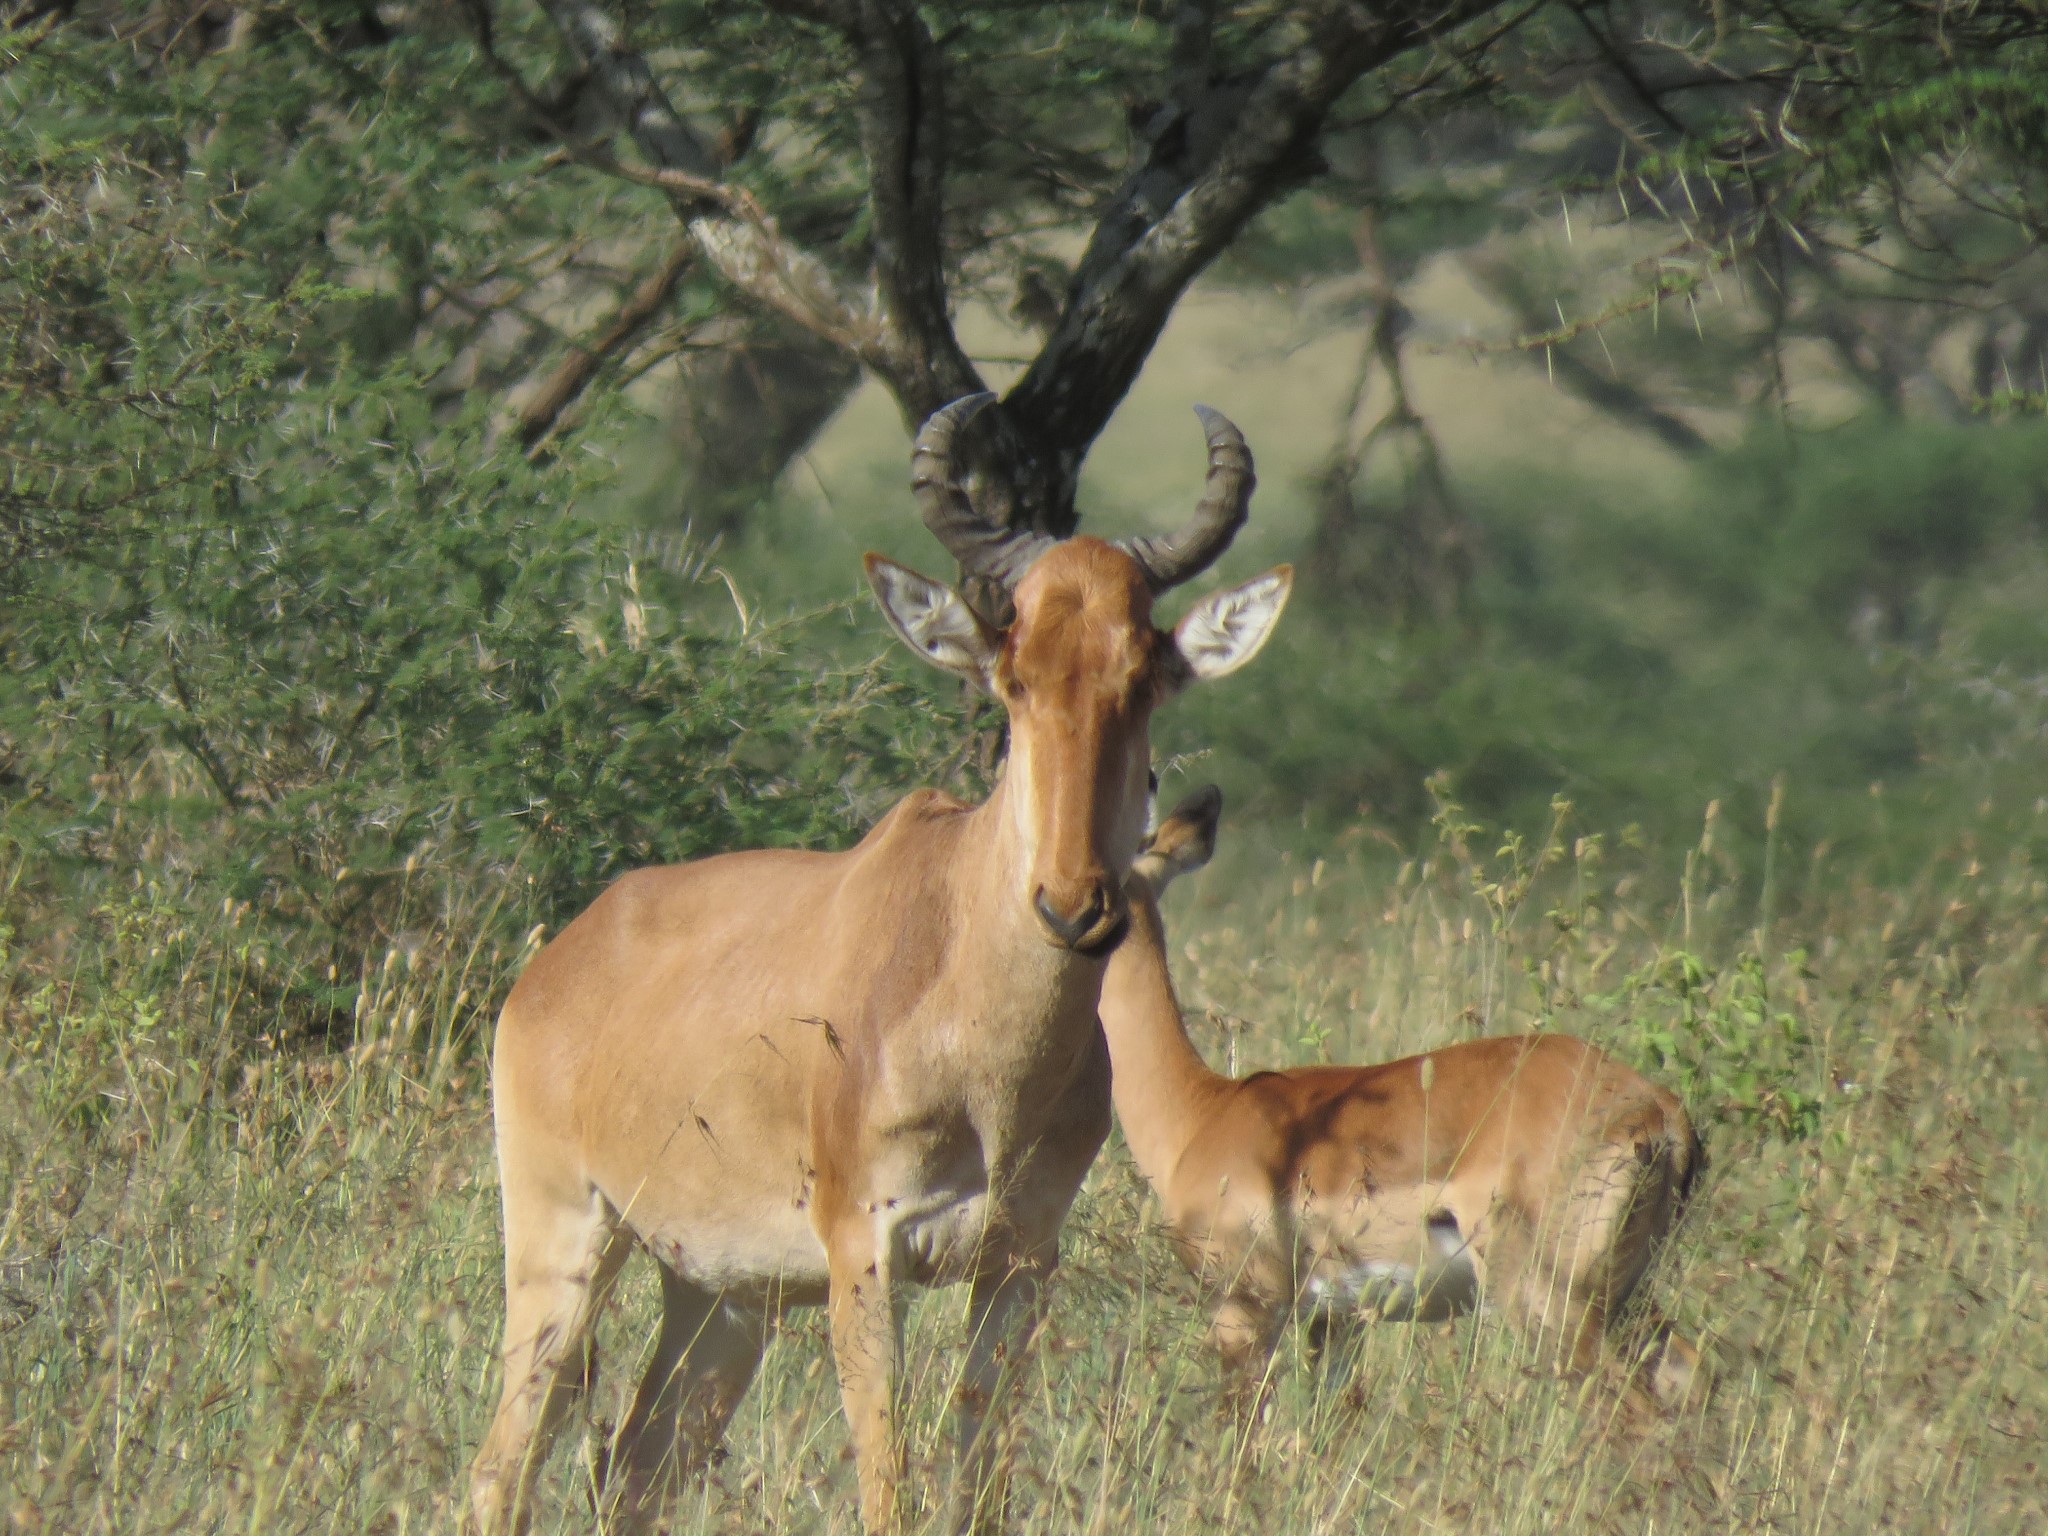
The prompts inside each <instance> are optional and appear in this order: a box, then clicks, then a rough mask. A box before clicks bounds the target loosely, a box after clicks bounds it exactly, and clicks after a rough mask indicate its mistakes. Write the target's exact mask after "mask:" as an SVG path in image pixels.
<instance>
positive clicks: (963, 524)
mask: <svg viewBox="0 0 2048 1536" xmlns="http://www.w3.org/2000/svg"><path fill="white" fill-rule="evenodd" d="M994 399H995V396H994V395H992V394H990V393H988V391H986V390H983V391H982V392H981V393H980V394H977V395H964V396H962V397H961V398H960V399H958V400H955V401H954V402H953V403H952V404H951V405H947V406H942V407H940V408H939V409H938V410H936V411H934V412H932V414H931V416H930V418H929V419H928V420H927V421H926V422H925V424H924V426H923V428H922V429H920V430H919V432H918V434H917V446H916V447H914V448H913V449H911V451H910V490H911V494H912V495H914V496H915V497H916V498H917V505H918V510H919V512H920V513H921V514H922V515H923V517H924V523H925V526H926V527H927V528H929V529H931V531H932V532H933V533H934V534H935V535H937V537H938V540H939V542H940V543H941V544H943V545H945V546H946V551H947V553H949V554H950V555H952V557H953V558H954V559H955V560H957V561H959V562H960V569H961V570H963V571H965V572H966V573H967V574H968V575H970V576H982V577H986V578H988V579H989V580H991V581H998V582H1001V583H1002V585H1003V587H1004V589H1005V590H1008V589H1011V588H1014V587H1015V586H1016V585H1017V582H1018V580H1019V578H1021V577H1022V576H1023V574H1024V573H1025V572H1026V571H1027V570H1029V569H1030V568H1031V562H1032V561H1034V560H1036V559H1037V558H1038V557H1039V556H1040V555H1042V554H1043V553H1045V551H1046V550H1047V549H1048V548H1050V547H1051V546H1052V544H1053V542H1054V541H1053V540H1052V539H1049V538H1047V537H1046V536H1045V535H1044V534H1039V533H1031V532H1029V531H1027V530H1024V529H1018V528H1004V527H1001V526H1000V525H998V524H997V523H995V522H993V521H991V520H990V519H989V518H987V517H985V516H984V515H983V514H982V513H981V512H980V511H979V510H978V509H977V508H976V507H975V505H974V502H973V501H972V500H971V499H970V498H969V496H968V494H967V491H966V489H965V488H964V487H962V486H961V485H960V483H959V482H958V481H957V480H956V479H955V478H954V476H953V434H954V433H955V432H958V431H959V430H960V428H961V426H962V425H963V424H964V423H965V422H966V421H967V420H968V419H969V418H970V417H972V416H973V415H975V414H976V413H977V412H978V411H980V410H981V408H982V407H983V406H985V405H987V404H988V403H989V402H990V401H992V400H994Z"/></svg>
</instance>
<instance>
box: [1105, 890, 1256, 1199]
mask: <svg viewBox="0 0 2048 1536" xmlns="http://www.w3.org/2000/svg"><path fill="white" fill-rule="evenodd" d="M1128 894H1129V896H1130V902H1131V929H1130V932H1129V933H1128V934H1127V935H1126V936H1125V938H1124V941H1123V943H1122V944H1120V945H1118V946H1117V950H1116V953H1115V954H1114V955H1113V956H1111V958H1110V962H1109V970H1108V973H1107V974H1106V975H1104V977H1103V979H1102V999H1101V1002H1100V1005H1099V1011H1100V1014H1101V1018H1102V1028H1103V1032H1104V1033H1105V1034H1107V1035H1108V1036H1109V1056H1110V1061H1111V1063H1112V1069H1113V1075H1112V1078H1111V1083H1112V1090H1113V1092H1114V1094H1115V1098H1116V1116H1117V1120H1118V1121H1119V1123H1121V1124H1122V1126H1123V1129H1124V1140H1125V1141H1127V1142H1128V1143H1130V1148H1131V1156H1132V1157H1134V1158H1136V1159H1137V1162H1138V1168H1139V1170H1140V1171H1141V1172H1142V1173H1143V1174H1144V1175H1145V1177H1146V1178H1147V1179H1149V1180H1151V1181H1152V1185H1153V1187H1154V1188H1155V1189H1157V1190H1159V1191H1160V1192H1161V1193H1162V1194H1164V1193H1165V1191H1166V1188H1167V1181H1168V1180H1169V1179H1170V1178H1171V1177H1172V1175H1173V1170H1174V1168H1175V1166H1176V1165H1177V1164H1178V1163H1179V1162H1180V1159H1181V1154H1182V1153H1183V1152H1185V1151H1186V1150H1187V1146H1188V1142H1189V1140H1190V1138H1192V1137H1193V1135H1194V1134H1195V1132H1196V1130H1197V1129H1199V1128H1200V1126H1201V1124H1202V1122H1203V1120H1205V1119H1206V1118H1207V1115H1208V1110H1209V1108H1210V1106H1211V1105H1213V1104H1214V1103H1215V1101H1216V1100H1217V1099H1218V1098H1219V1097H1221V1096H1222V1095H1223V1094H1224V1093H1226V1092H1227V1091H1228V1090H1229V1086H1230V1079H1229V1078H1227V1077H1224V1076H1223V1075H1222V1074H1221V1073H1218V1072H1213V1071H1211V1070H1210V1069H1209V1064H1208V1063H1207V1062H1205V1061H1203V1060H1202V1056H1201V1053H1200V1052H1199V1051H1197V1050H1196V1049H1195V1047H1194V1045H1193V1043H1192V1042H1190V1041H1189V1039H1188V1035H1187V1028H1186V1026H1185V1025H1184V1024H1183V1023H1182V1022H1181V1014H1180V1003H1179V1001H1178V999H1176V998H1175V997H1174V995H1173V978H1172V976H1170V975H1169V974H1168V973H1167V968H1166V930H1165V927H1164V925H1163V924H1162V923H1161V922H1160V919H1159V903H1158V902H1157V901H1156V900H1154V898H1153V896H1152V892H1151V890H1150V888H1149V887H1147V886H1146V885H1145V883H1144V882H1143V881H1142V880H1134V881H1132V882H1131V884H1130V887H1129V889H1128Z"/></svg>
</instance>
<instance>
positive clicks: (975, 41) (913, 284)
mask: <svg viewBox="0 0 2048 1536" xmlns="http://www.w3.org/2000/svg"><path fill="white" fill-rule="evenodd" d="M540 5H541V10H542V12H544V14H545V16H546V18H547V21H548V23H549V24H550V25H549V27H548V28H547V29H546V30H545V31H543V30H542V29H541V28H538V27H536V26H534V25H531V24H530V23H531V20H532V18H531V17H526V18H524V19H523V20H522V19H521V18H518V17H514V18H510V19H509V20H508V18H506V17H504V16H501V15H500V14H498V13H497V12H496V11H494V10H493V8H492V6H491V4H490V0H469V6H470V15H471V17H472V20H473V24H474V26H475V28H476V34H477V37H478V40H479V43H480V45H481V47H482V48H483V50H484V52H485V54H486V57H487V58H488V59H489V60H490V62H491V63H492V65H493V67H494V68H496V69H497V71H498V72H499V75H500V78H501V79H502V80H504V81H505V83H506V84H507V86H508V89H509V91H510V94H511V97H512V99H513V100H514V101H516V102H517V103H518V104H520V106H521V107H522V108H523V110H525V111H526V112H527V113H528V114H529V115H530V117H531V118H532V119H533V120H534V121H537V122H540V123H543V124H545V125H546V127H547V128H548V131H550V132H551V133H553V134H554V135H555V136H556V137H557V138H558V140H559V142H560V143H561V144H562V145H563V146H564V148H565V150H566V151H567V153H568V156H569V158H570V159H572V160H574V161H575V162H576V163H578V164H579V165H582V166H586V167H591V166H594V167H599V168H601V169H603V170H605V171H607V172H608V173H611V174H615V175H618V176H620V177H623V178H625V179H628V180H632V181H639V182H644V183H646V184H647V185H649V186H652V187H654V188H657V189H659V190H661V191H663V192H665V193H666V194H667V195H668V197H669V199H670V202H671V204H672V206H673V208H674V211H675V213H676V216H677V217H678V218H679V219H680V220H681V221H682V223H683V224H684V225H685V226H686V228H687V229H688V230H689V232H690V237H691V239H692V240H693V242H694V244H695V247H696V249H697V251H698V252H699V254H700V255H701V257H702V258H703V259H704V260H705V261H706V262H708V263H709V264H710V265H711V266H713V267H715V268H716V269H717V271H718V272H719V273H720V274H721V275H722V276H723V278H724V279H725V280H726V281H727V282H728V283H729V284H731V285H732V287H733V288H734V289H736V290H737V291H738V292H739V293H741V294H743V295H745V296H746V298H747V299H749V300H750V301H752V302H753V303H755V304H758V305H760V306H763V307H765V308H767V309H770V310H773V311H775V312H777V313H779V314H780V315H782V316H785V317H787V318H788V319H789V320H791V321H793V322H795V323H796V324H797V325H799V326H800V327H802V328H803V329H804V330H806V331H807V332H809V333H810V334H812V335H815V336H817V337H819V338H821V339H823V340H825V341H826V342H828V343H830V344H831V345H832V346H834V347H836V348H839V349H840V350H842V351H843V352H845V353H846V354H849V355H850V356H852V357H854V358H857V359H858V360H859V362H860V364H861V365H862V366H863V367H864V368H866V369H867V370H869V371H870V372H871V373H873V374H874V375H875V376H876V377H877V378H879V379H880V380H881V381H882V382H883V383H884V384H885V385H886V386H887V387H888V388H889V390H890V391H891V393H892V394H893V395H894V396H895V398H896V400H897V402H898V404H899V405H900V407H901V408H902V411H903V414H904V417H905V419H906V421H907V422H911V423H915V422H916V421H918V420H921V419H922V418H924V417H925V416H927V415H928V414H929V413H931V412H932V411H934V410H936V409H937V408H938V407H940V406H941V405H944V404H946V403H947V402H948V401H951V400H954V399H957V398H959V397H961V396H963V395H967V394H972V393H975V392H977V391H979V390H981V389H983V388H984V387H985V381H984V379H983V377H982V374H981V372H980V370H979V369H978V368H977V366H976V365H975V363H974V361H973V360H972V359H971V358H970V357H969V356H968V354H967V351H966V349H965V348H964V347H963V346H962V345H961V342H960V339H959V336H958V334H957V332H956V330H955V328H954V321H953V311H954V308H955V305H956V303H957V302H958V300H959V299H960V298H961V297H962V296H963V294H964V293H965V292H969V291H972V290H974V289H975V288H976V287H977V286H981V287H988V286H992V285H993V283H994V281H995V280H996V279H997V277H998V276H999V275H1007V274H1006V272H1005V269H1006V268H1007V269H1008V272H1009V273H1017V272H1022V271H1027V270H1028V271H1029V272H1030V273H1031V274H1033V278H1032V281H1034V282H1035V283H1036V285H1037V286H1036V290H1035V292H1036V294H1037V296H1038V298H1039V300H1040V307H1041V309H1042V322H1043V329H1044V336H1043V342H1042V344H1041V345H1040V347H1039V348H1038V350H1037V352H1036V354H1035V355H1034V356H1032V357H1031V358H1030V359H1029V362H1028V365H1027V366H1026V368H1025V370H1024V373H1023V376H1022V377H1021V379H1019V380H1018V382H1017V384H1016V385H1015V387H1014V388H1012V389H1011V390H1010V391H1009V392H1008V394H1007V395H1006V396H1005V398H1004V399H1003V400H1002V402H1001V404H1000V407H999V408H998V409H996V410H992V411H989V412H987V413H985V414H984V416H983V417H982V418H981V424H980V425H978V426H977V429H976V430H975V432H974V433H973V435H972V437H971V439H970V441H969V442H967V443H966V444H964V445H963V450H964V457H965V459H966V462H967V465H968V468H969V474H970V484H971V485H972V487H973V491H974V494H975V496H976V499H977V501H978V503H979V504H980V505H982V506H983V507H985V508H986V509H987V510H988V511H989V512H990V514H991V515H993V516H994V517H996V518H997V519H998V520H999V521H1000V522H1002V523H1003V524H1004V525H1005V526H1008V527H1012V528H1028V529H1031V530H1033V531H1037V532H1044V533H1051V534H1066V533H1070V532H1072V531H1073V529H1074V527H1075V523H1076V513H1075V507H1074V492H1075V486H1076V483H1077V480H1078V477H1079V473H1080V468H1081V463H1082V460H1083V458H1084V456H1085V455H1086V453H1087V451H1088V448H1089V446H1090V445H1091V444H1092V443H1093V442H1094V440H1095V438H1096V436H1097V435H1098V434H1099V433H1100V432H1101V431H1102V429H1103V427H1104V425H1105V424H1106V423H1107V421H1108V420H1109V417H1110V415H1111V413H1112V412H1113V411H1114V410H1115V408H1116V406H1117V404H1118V403H1119V402H1120V401H1121V400H1122V398H1123V396H1124V393H1125V391H1126V390H1127V389H1128V388H1129V386H1130V384H1131V382H1132V380H1133V379H1134V378H1135V377H1136V376H1137V373H1138V371H1139V369H1140V368H1141V367H1142V365H1143V364H1144V361H1145V358H1146V356H1147V355H1148V353H1149V352H1150V350H1151V348H1152V345H1153V343H1154V342H1155V341H1156V340H1157V338H1158V336H1159V333H1160V331H1161V329H1162V328H1163V327H1164V325H1165V323H1166V321H1167V318H1168V316H1169V315H1170V314H1171V312H1172V310H1173V307H1174V305H1175V303H1176V302H1177V301H1178V300H1179V298H1180V296H1181V295H1182V293H1184V292H1185V291H1186V289H1187V287H1188V285H1189V283H1190V282H1192V281H1193V280H1194V278H1195V277H1196V276H1197V275H1198V274H1199V273H1200V272H1201V271H1202V270H1203V269H1204V268H1205V267H1206V266H1207V265H1208V264H1209V263H1210V262H1211V261H1213V260H1214V259H1215V258H1216V256H1217V255H1218V254H1219V253H1220V252H1222V251H1223V250H1224V249H1225V248H1226V247H1227V246H1229V245H1230V243H1231V242H1232V241H1233V240H1234V239H1235V238H1236V237H1237V236H1238V234H1239V233H1240V232H1241V231H1242V230H1243V229H1244V228H1245V226H1246V224H1247V223H1248V222H1249V221H1250V220H1252V219H1253V218H1254V217H1255V216H1256V215H1257V214H1258V213H1259V212H1260V211H1261V210H1263V209H1265V208H1267V207H1269V206H1270V205H1271V204H1272V203H1274V202H1275V201H1276V200H1277V199H1279V198H1281V197H1283V196H1285V195H1286V194H1287V193H1288V192H1290V191H1291V190H1293V189H1294V188H1296V187H1299V186H1300V185H1302V184H1303V183H1304V182H1305V181H1307V180H1309V179H1311V178H1312V177H1314V176H1315V175H1317V174H1318V172H1319V171H1320V170H1321V169H1322V159H1321V155H1320V146H1321V145H1322V144H1323V142H1324V140H1325V139H1326V137H1327V136H1328V135H1330V134H1331V133H1333V132H1336V131H1339V130H1341V129H1343V128H1346V127H1355V126H1356V125H1357V124H1358V123H1359V122H1361V121H1364V120H1367V119H1370V118H1371V117H1373V116H1375V115H1378V114H1382V113H1384V112H1386V111H1387V110H1389V109H1390V107H1391V105H1392V104H1393V103H1394V102H1396V101H1398V100H1400V99H1402V98H1404V97H1405V96H1408V95H1412V94H1414V93H1415V92H1417V91H1420V90H1424V89H1427V88H1429V87H1430V86H1431V85H1432V84H1434V83H1435V82H1437V81H1439V80H1441V79H1442V78H1444V77H1446V76H1449V75H1455V74H1457V73H1459V72H1460V71H1463V70H1467V69H1469V68H1470V67H1471V64H1472V61H1473V60H1474V59H1476V58H1477V57H1479V56H1481V55H1482V54H1483V53H1484V51H1485V50H1486V49H1487V48H1488V47H1489V46H1491V45H1493V44H1494V43H1495V42H1497V40H1498V37H1499V35H1500V30H1501V28H1511V27H1512V26H1514V25H1516V24H1518V23H1519V21H1521V20H1523V19H1525V18H1526V16H1527V15H1528V14H1529V11H1528V9H1527V8H1524V9H1521V10H1508V9H1507V8H1504V7H1502V6H1500V5H1498V4H1496V3H1494V0H1425V3H1414V0H1408V3H1394V4H1379V5H1365V4H1358V3H1348V0H1313V3H1306V4H1298V5H1283V6H1274V5H1245V6H1226V5H1220V4H1200V3H1189V4H1182V5H1178V6H1173V7H1159V6H1150V5H1147V6H1141V7H1140V8H1139V12H1138V18H1139V20H1138V24H1137V25H1135V26H1134V25H1133V24H1132V21H1131V18H1130V17H1129V16H1128V15H1107V14H1105V13H1104V12H1103V10H1102V8H1101V7H1100V6H1095V5H1028V6H1024V5H1008V4H986V5H949V6H927V7H920V6H917V5H914V4H909V3H906V0H770V3H768V4H766V5H759V6H756V5H746V6H740V5H733V4H708V5H704V4H664V5H655V6H651V7H648V8H647V9H645V10H642V11H636V12H634V13H632V14H631V15H630V16H628V15H627V14H625V13H624V12H623V11H622V10H619V9H614V8H613V7H611V6H609V5H607V4H601V3H598V0H540ZM1496 11H1501V12H1503V14H1504V15H1505V17H1506V19H1505V20H1504V21H1501V22H1499V23H1498V24H1497V25H1496V27H1495V30H1493V31H1491V32H1489V31H1487V30H1485V24H1486V21H1487V20H1488V18H1489V13H1492V12H1496ZM563 78H572V79H576V80H579V81H583V82H587V84H588V87H589V89H590V90H591V91H592V92H594V93H595V95H596V97H597V98H598V100H599V101H600V102H601V104H602V106H603V108H604V119H605V122H606V124H607V125H608V127H609V129H610V132H609V133H606V132H602V131H600V132H592V131H591V130H590V129H589V127H587V126H586V125H585V124H584V123H582V122H579V121H577V120H576V119H575V118H574V117H573V116H572V115H571V114H569V113H566V112H564V111H562V110H560V109H559V108H557V107H555V106H554V105H552V104H551V103H550V99H549V98H550V88H549V86H548V85H546V84H545V83H543V82H546V81H549V80H559V79H563ZM1091 87H1092V88H1091ZM620 140H623V141H625V142H624V143H620V142H616V141H620ZM628 145H630V150H629V149H628V147H627V146H628ZM721 145H726V146H731V145H739V146H742V151H741V152H740V153H738V154H726V153H721V150H720V146H721ZM1077 218H1078V219H1080V220H1081V221H1083V222H1085V224H1086V226H1087V239H1086V245H1085V249H1084V250H1083V252H1082V254H1081V256H1080V258H1079V260H1078V261H1077V262H1076V263H1074V265H1073V266H1072V269H1071V270H1070V271H1067V270H1064V269H1062V268H1060V267H1058V266H1057V265H1056V264H1055V263H1054V259H1053V257H1052V256H1051V254H1050V253H1049V251H1048V249H1047V246H1046V242H1045V241H1044V240H1043V239H1042V238H1040V237H1041V236H1042V234H1043V233H1044V232H1046V231H1047V230H1048V229H1050V228H1052V227H1057V226H1069V227H1070V226H1071V225H1072V224H1073V223H1074V222H1075V221H1076V220H1077ZM1048 269H1050V270H1052V271H1054V272H1055V273H1056V278H1057V280H1056V281H1055V282H1053V283H1048V282H1047V281H1046V278H1045V274H1046V272H1047V271H1048ZM1019 288H1020V295H1019V296H1020V298H1022V297H1023V294H1022V292H1021V289H1022V284H1021V282H1020V283H1019Z"/></svg>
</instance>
